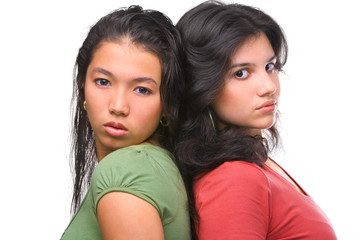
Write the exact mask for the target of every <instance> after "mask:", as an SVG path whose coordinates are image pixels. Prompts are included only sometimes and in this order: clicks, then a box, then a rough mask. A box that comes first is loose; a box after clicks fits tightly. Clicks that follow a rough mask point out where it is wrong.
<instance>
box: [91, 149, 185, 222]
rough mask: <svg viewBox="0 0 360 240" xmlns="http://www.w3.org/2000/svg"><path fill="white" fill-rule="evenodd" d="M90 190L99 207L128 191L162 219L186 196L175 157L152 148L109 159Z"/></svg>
mask: <svg viewBox="0 0 360 240" xmlns="http://www.w3.org/2000/svg"><path fill="white" fill-rule="evenodd" d="M90 188H91V190H92V194H93V198H94V202H95V207H96V204H97V203H98V202H99V200H100V199H101V198H102V197H103V196H104V195H105V194H107V193H110V192H125V193H130V194H132V195H135V196H137V197H139V198H141V199H143V200H145V201H147V202H149V203H150V204H151V205H153V206H154V207H155V208H156V209H157V210H158V212H159V213H160V216H162V215H161V214H162V212H163V210H164V207H166V208H167V207H172V205H176V204H177V200H178V199H180V198H179V196H178V195H186V194H185V190H184V186H183V182H182V179H181V175H180V173H179V171H178V169H177V167H176V165H175V164H174V161H173V156H172V154H171V153H170V152H168V151H166V150H165V149H162V148H160V147H157V146H152V145H136V146H135V145H134V146H130V147H127V148H123V149H119V150H116V151H114V152H112V153H111V154H109V155H108V156H106V157H105V158H104V159H102V160H101V161H100V163H99V164H98V166H97V167H96V169H95V170H94V173H93V176H92V181H91V185H90Z"/></svg>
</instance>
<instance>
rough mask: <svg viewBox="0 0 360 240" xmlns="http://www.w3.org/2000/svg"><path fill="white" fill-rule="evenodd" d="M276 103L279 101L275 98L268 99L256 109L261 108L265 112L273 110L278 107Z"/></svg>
mask: <svg viewBox="0 0 360 240" xmlns="http://www.w3.org/2000/svg"><path fill="white" fill-rule="evenodd" d="M276 103H277V102H276V101H275V100H269V101H266V102H264V103H263V104H262V105H261V106H260V107H258V108H257V109H256V110H259V111H261V112H264V113H267V112H273V111H275V109H276Z"/></svg>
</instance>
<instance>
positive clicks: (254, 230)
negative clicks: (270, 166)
mask: <svg viewBox="0 0 360 240" xmlns="http://www.w3.org/2000/svg"><path fill="white" fill-rule="evenodd" d="M194 191H195V198H196V207H197V210H198V213H199V217H200V222H199V226H198V235H199V239H200V240H204V239H206V240H211V239H222V240H235V239H247V240H252V239H254V240H255V239H266V234H267V231H268V225H269V216H270V211H271V207H270V206H271V203H270V201H271V196H270V195H271V189H270V184H269V181H268V179H267V177H266V176H265V174H264V173H263V172H262V169H261V168H260V167H258V166H257V165H255V164H252V163H247V162H240V161H234V162H226V163H224V164H222V165H221V166H219V167H218V168H216V169H214V170H213V171H211V172H210V173H208V174H206V175H204V176H203V177H202V178H200V179H199V180H198V181H197V182H196V183H195V185H194Z"/></svg>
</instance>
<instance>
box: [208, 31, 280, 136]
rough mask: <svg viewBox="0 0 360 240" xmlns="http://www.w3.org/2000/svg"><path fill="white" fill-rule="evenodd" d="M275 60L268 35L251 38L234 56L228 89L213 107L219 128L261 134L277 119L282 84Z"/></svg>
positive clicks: (223, 91) (226, 86) (228, 79)
mask: <svg viewBox="0 0 360 240" xmlns="http://www.w3.org/2000/svg"><path fill="white" fill-rule="evenodd" d="M275 62H276V57H275V54H274V51H273V49H272V47H271V44H270V42H269V40H268V38H267V37H266V35H265V34H263V33H261V34H260V35H259V36H256V37H253V38H249V39H248V40H247V41H246V42H245V43H244V44H243V45H241V46H240V47H239V48H238V49H237V51H236V52H235V53H234V55H233V57H232V59H231V67H230V70H229V72H228V74H227V76H226V78H225V86H224V88H223V89H222V91H221V92H220V96H219V97H218V98H217V99H216V101H215V102H214V104H213V109H214V111H215V113H216V116H217V120H218V122H217V127H219V128H223V127H225V126H227V125H229V124H230V125H236V126H239V127H242V128H246V129H248V130H250V132H251V133H252V134H261V130H262V129H267V128H270V127H271V126H272V125H273V124H274V122H275V118H276V111H277V103H278V98H279V94H280V84H279V79H278V75H277V71H276V69H275V68H274V65H275Z"/></svg>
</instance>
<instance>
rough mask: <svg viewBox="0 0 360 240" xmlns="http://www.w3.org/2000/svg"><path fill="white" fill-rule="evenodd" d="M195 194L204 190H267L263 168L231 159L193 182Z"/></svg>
mask: <svg viewBox="0 0 360 240" xmlns="http://www.w3.org/2000/svg"><path fill="white" fill-rule="evenodd" d="M194 191H195V194H199V193H204V192H224V193H225V192H234V191H250V192H259V191H261V192H264V193H265V192H269V191H270V181H269V179H268V177H267V175H266V172H265V170H264V169H263V168H262V167H260V166H258V165H256V164H255V163H248V162H244V161H231V162H225V163H223V164H221V165H220V166H219V167H217V168H215V169H214V170H212V171H210V172H208V173H206V174H205V175H202V176H200V177H199V178H198V179H197V181H196V182H195V184H194Z"/></svg>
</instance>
